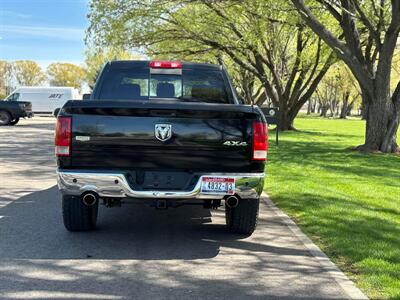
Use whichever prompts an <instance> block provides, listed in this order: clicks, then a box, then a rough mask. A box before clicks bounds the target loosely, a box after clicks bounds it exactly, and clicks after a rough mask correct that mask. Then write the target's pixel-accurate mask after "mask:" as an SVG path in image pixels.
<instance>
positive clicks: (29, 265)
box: [0, 117, 363, 299]
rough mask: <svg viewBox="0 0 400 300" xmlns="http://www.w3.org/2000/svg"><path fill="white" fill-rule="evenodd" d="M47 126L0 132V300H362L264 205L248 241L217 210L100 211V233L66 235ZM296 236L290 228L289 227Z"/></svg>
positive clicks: (46, 121)
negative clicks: (229, 227)
mask: <svg viewBox="0 0 400 300" xmlns="http://www.w3.org/2000/svg"><path fill="white" fill-rule="evenodd" d="M53 128H54V119H53V118H40V117H37V118H35V119H33V120H22V121H21V122H20V124H18V125H17V126H15V127H0V297H2V298H5V299H70V298H76V299H134V298H138V299H150V298H152V299H188V298H191V299H199V298H204V299H247V298H259V299H321V298H335V299H348V298H361V297H362V296H363V295H362V294H361V293H360V292H359V291H358V290H357V289H355V288H354V286H353V285H352V283H351V282H349V281H348V280H347V279H346V278H345V277H344V276H343V274H341V273H340V272H339V273H338V272H337V269H335V268H334V266H333V265H331V264H330V263H329V261H328V262H327V260H326V258H325V257H323V256H321V255H320V254H321V253H320V252H318V249H317V248H313V247H314V246H313V245H311V246H310V244H307V241H305V240H304V237H302V236H301V233H299V232H297V231H296V230H298V228H297V227H295V225H294V224H292V223H290V220H289V221H288V219H287V218H286V217H285V216H284V215H283V214H282V213H281V212H280V211H279V210H278V209H277V208H276V207H274V206H273V204H271V203H270V202H269V201H268V200H267V199H263V202H262V206H261V215H260V222H259V225H258V228H257V230H256V232H255V233H254V234H253V236H251V237H248V238H245V237H241V236H237V235H232V234H230V233H228V232H227V231H226V229H225V226H224V224H225V219H224V212H223V209H220V210H217V211H210V210H207V209H202V208H199V207H182V208H179V209H169V210H166V211H159V210H155V209H152V208H149V207H147V206H143V205H138V204H132V205H126V206H122V207H121V208H111V209H106V208H104V207H101V208H100V213H99V222H98V227H99V229H98V230H97V231H94V232H86V233H70V232H67V231H66V230H65V229H64V227H63V225H62V219H61V205H60V195H59V193H58V190H57V187H56V178H55V160H54V158H53V146H52V143H53V135H54V134H53ZM296 228H297V229H296Z"/></svg>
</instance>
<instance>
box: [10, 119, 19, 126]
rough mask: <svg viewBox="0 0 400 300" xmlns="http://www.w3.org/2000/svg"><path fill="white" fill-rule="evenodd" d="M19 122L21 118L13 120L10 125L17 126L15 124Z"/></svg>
mask: <svg viewBox="0 0 400 300" xmlns="http://www.w3.org/2000/svg"><path fill="white" fill-rule="evenodd" d="M18 122H19V118H16V119H14V120H12V121H11V122H10V123H9V124H10V125H15V124H17V123H18Z"/></svg>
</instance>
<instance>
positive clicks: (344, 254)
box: [265, 118, 400, 299]
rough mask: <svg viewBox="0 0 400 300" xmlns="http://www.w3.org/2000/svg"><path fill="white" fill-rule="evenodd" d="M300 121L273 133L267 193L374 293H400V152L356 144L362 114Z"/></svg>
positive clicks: (379, 295) (397, 295)
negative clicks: (389, 152)
mask: <svg viewBox="0 0 400 300" xmlns="http://www.w3.org/2000/svg"><path fill="white" fill-rule="evenodd" d="M295 127H296V128H297V129H299V130H300V131H299V132H284V133H282V135H281V138H280V144H279V147H276V146H275V143H274V142H273V137H274V135H273V134H272V133H271V138H270V151H269V153H268V165H267V174H268V176H267V179H266V186H265V190H266V192H267V193H268V194H269V195H270V196H271V198H272V200H273V201H274V202H275V203H276V204H277V205H278V206H279V207H280V208H282V209H283V210H284V211H285V212H286V213H287V214H288V215H290V216H291V217H292V218H293V219H294V220H295V221H296V223H297V224H298V225H299V226H300V227H301V228H302V230H303V231H304V232H306V233H307V234H308V236H309V237H310V238H311V239H312V240H313V241H314V242H315V243H316V244H317V245H318V246H320V248H321V249H322V250H323V251H324V252H325V253H326V254H327V255H328V256H329V257H330V258H331V259H332V260H333V261H334V262H335V263H336V264H337V265H338V266H339V267H340V268H341V269H342V270H343V271H344V272H345V273H346V274H347V275H348V276H349V277H350V278H351V279H353V280H354V281H355V282H356V283H357V285H358V287H360V288H361V289H362V290H363V291H364V292H365V293H366V294H367V295H368V296H369V297H370V298H377V299H382V298H387V299H400V156H398V155H397V156H396V155H383V154H363V153H358V152H354V151H351V150H349V148H351V147H353V146H357V145H359V144H362V143H363V136H364V127H365V123H364V122H363V121H360V120H328V119H318V118H310V119H307V118H298V119H296V121H295ZM399 142H400V141H399Z"/></svg>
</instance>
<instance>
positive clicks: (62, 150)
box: [54, 117, 71, 156]
mask: <svg viewBox="0 0 400 300" xmlns="http://www.w3.org/2000/svg"><path fill="white" fill-rule="evenodd" d="M54 144H55V147H56V148H55V153H56V156H69V155H70V154H71V118H70V117H58V118H57V124H56V133H55V141H54Z"/></svg>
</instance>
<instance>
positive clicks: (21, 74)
mask: <svg viewBox="0 0 400 300" xmlns="http://www.w3.org/2000/svg"><path fill="white" fill-rule="evenodd" d="M12 68H13V73H14V76H15V79H16V80H17V82H18V84H19V85H27V86H36V85H40V84H41V83H43V81H45V80H46V75H45V74H44V72H43V71H42V68H41V67H40V66H39V65H38V64H37V63H36V62H34V61H31V60H17V61H15V62H13V63H12Z"/></svg>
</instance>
